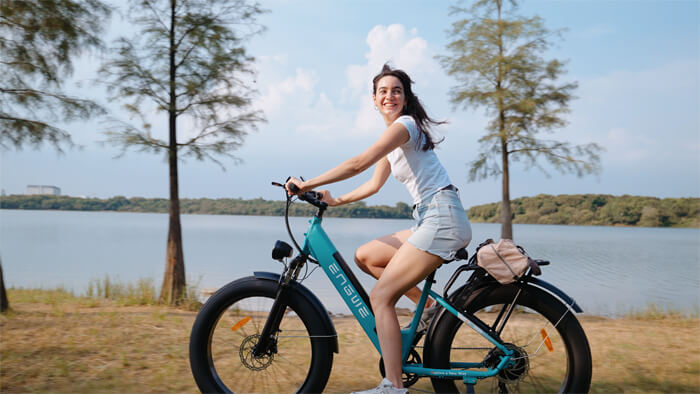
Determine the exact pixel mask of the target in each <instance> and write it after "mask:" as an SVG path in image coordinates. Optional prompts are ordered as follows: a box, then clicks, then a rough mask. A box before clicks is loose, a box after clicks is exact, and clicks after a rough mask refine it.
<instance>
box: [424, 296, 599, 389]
mask: <svg viewBox="0 0 700 394" xmlns="http://www.w3.org/2000/svg"><path fill="white" fill-rule="evenodd" d="M517 291H518V287H517V286H515V285H507V286H497V287H490V288H487V289H482V291H478V292H477V293H478V294H477V295H475V296H471V297H469V298H468V300H466V301H464V302H463V305H462V308H461V309H462V310H463V311H465V312H467V313H473V312H475V311H478V310H480V309H482V308H485V307H488V306H491V305H499V304H501V305H502V304H506V303H509V302H510V301H512V300H513V298H514V296H515V294H516V293H517ZM458 293H459V290H458V291H457V292H455V294H458ZM455 298H457V299H459V298H460V297H455ZM517 305H521V306H526V307H528V308H530V309H532V310H534V311H536V312H537V313H539V314H540V315H541V316H543V317H544V318H545V319H547V320H548V321H549V322H551V324H552V325H554V324H555V323H556V322H557V321H558V320H559V319H560V318H561V316H562V315H564V317H563V318H562V319H561V322H559V324H558V325H557V331H558V332H559V335H560V336H561V338H562V340H563V341H564V343H565V344H566V348H567V355H568V364H569V365H568V368H567V371H568V373H567V376H566V378H565V380H564V382H562V387H561V389H560V391H559V392H565V393H585V392H588V390H589V388H590V384H591V375H592V358H591V350H590V346H589V344H588V339H587V338H586V334H585V332H584V331H583V328H582V327H581V324H580V323H579V322H578V320H577V319H576V317H575V316H574V314H573V312H572V311H570V310H569V311H567V309H568V308H567V306H566V305H564V304H563V303H562V302H561V301H560V300H559V299H557V298H555V297H554V296H552V295H551V294H549V293H547V292H545V291H543V290H541V289H538V288H535V287H533V286H524V288H523V292H522V293H521V294H520V297H519V298H518V302H517ZM461 324H462V322H461V321H460V320H459V319H457V318H456V317H455V316H454V315H452V314H451V313H448V312H444V313H442V314H441V316H439V317H438V320H437V321H436V322H435V327H434V329H433V330H431V333H430V334H431V335H430V338H428V340H427V342H426V350H425V351H424V355H423V359H424V362H425V365H426V366H427V367H430V368H440V369H447V368H449V363H450V359H449V357H450V356H449V355H450V349H451V345H452V342H453V337H454V335H455V334H456V333H457V332H458V329H459V327H460V326H461ZM431 382H432V384H433V388H434V389H435V392H437V393H457V392H459V390H458V389H457V386H456V384H455V383H457V384H461V382H460V381H454V380H448V379H437V378H431ZM478 386H479V385H478V383H477V387H478Z"/></svg>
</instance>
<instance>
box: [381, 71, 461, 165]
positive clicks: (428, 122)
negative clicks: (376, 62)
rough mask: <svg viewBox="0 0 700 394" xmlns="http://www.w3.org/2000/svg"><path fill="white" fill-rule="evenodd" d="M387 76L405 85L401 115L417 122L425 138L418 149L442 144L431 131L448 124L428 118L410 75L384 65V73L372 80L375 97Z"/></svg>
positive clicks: (431, 147) (418, 143) (426, 149)
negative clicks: (378, 85) (380, 83)
mask: <svg viewBox="0 0 700 394" xmlns="http://www.w3.org/2000/svg"><path fill="white" fill-rule="evenodd" d="M387 75H391V76H394V77H396V78H398V79H399V81H401V85H403V91H404V96H405V97H406V105H405V106H404V107H403V109H402V110H401V115H410V116H411V117H412V118H413V120H415V121H416V125H417V126H418V130H419V131H420V132H421V134H422V136H423V138H422V140H423V141H424V142H423V146H422V147H421V146H420V143H421V141H418V142H417V144H416V148H418V147H420V149H422V150H423V151H428V150H432V149H434V148H435V145H437V144H439V143H440V142H442V139H440V140H439V141H435V140H433V137H432V136H431V135H430V129H431V127H432V126H434V125H441V124H444V123H447V122H445V121H438V120H435V119H433V118H431V117H430V116H428V114H427V113H426V112H425V109H424V108H423V105H422V104H421V102H420V100H418V96H416V95H415V94H413V90H412V89H411V84H412V83H413V81H412V80H411V77H409V76H408V74H406V72H405V71H403V70H399V69H392V68H391V66H389V64H384V66H383V67H382V71H380V72H379V74H377V75H375V76H374V78H373V79H372V94H373V95H375V94H376V93H377V83H378V82H379V80H380V79H382V78H384V77H386V76H387Z"/></svg>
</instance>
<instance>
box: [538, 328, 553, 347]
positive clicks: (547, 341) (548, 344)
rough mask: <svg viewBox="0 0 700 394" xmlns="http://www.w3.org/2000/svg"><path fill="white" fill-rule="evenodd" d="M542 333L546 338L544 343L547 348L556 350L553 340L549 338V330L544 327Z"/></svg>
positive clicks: (543, 337)
mask: <svg viewBox="0 0 700 394" xmlns="http://www.w3.org/2000/svg"><path fill="white" fill-rule="evenodd" d="M540 334H542V339H544V345H545V346H547V350H549V351H550V352H553V351H554V346H552V341H551V340H550V339H549V335H547V331H545V330H544V328H543V329H541V330H540Z"/></svg>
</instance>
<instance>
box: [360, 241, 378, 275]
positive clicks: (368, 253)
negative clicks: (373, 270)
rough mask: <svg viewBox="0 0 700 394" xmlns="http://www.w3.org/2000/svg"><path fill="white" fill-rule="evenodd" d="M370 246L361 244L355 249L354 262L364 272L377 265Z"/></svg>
mask: <svg viewBox="0 0 700 394" xmlns="http://www.w3.org/2000/svg"><path fill="white" fill-rule="evenodd" d="M371 249H372V248H370V247H368V246H367V245H362V246H360V247H359V248H357V250H356V251H355V264H357V266H358V267H360V269H361V270H362V271H364V272H370V267H373V266H375V265H377V261H376V258H375V256H374V254H373V253H372V250H371Z"/></svg>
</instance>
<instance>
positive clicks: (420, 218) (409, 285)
mask: <svg viewBox="0 0 700 394" xmlns="http://www.w3.org/2000/svg"><path fill="white" fill-rule="evenodd" d="M412 83H413V81H412V80H411V78H410V77H409V76H408V74H406V73H405V72H404V71H402V70H398V69H392V68H391V67H389V66H388V65H386V64H385V65H384V66H383V67H382V70H381V71H380V72H379V73H378V74H377V75H376V76H375V77H374V78H373V79H372V86H373V88H372V100H373V101H374V105H375V107H376V108H377V110H378V111H379V113H380V114H381V116H382V118H383V119H384V122H385V124H386V126H387V128H386V130H385V131H384V132H383V133H382V134H381V136H379V138H378V139H377V140H376V141H375V142H374V143H373V144H372V145H370V146H369V148H367V149H365V150H364V151H363V152H362V153H360V154H359V155H357V156H355V157H352V158H350V159H348V160H345V161H344V162H342V163H340V164H339V165H337V166H336V167H334V168H332V169H330V170H328V171H326V172H325V173H323V174H321V175H319V176H317V177H315V178H312V179H310V180H308V181H301V180H299V179H296V178H290V179H289V181H288V183H287V190H288V192H289V194H290V195H291V194H293V193H297V194H299V193H303V192H305V191H308V190H312V189H313V188H315V187H319V186H323V185H327V184H331V183H335V182H339V181H342V180H345V179H348V178H351V177H354V176H355V175H358V174H360V173H362V172H363V171H365V170H366V169H368V168H369V167H370V166H372V165H375V164H376V166H375V170H374V174H373V176H372V178H371V179H370V180H369V181H367V182H365V183H364V184H363V185H361V186H360V187H358V188H357V189H355V190H353V191H351V192H350V193H347V194H345V195H343V196H341V197H338V198H334V197H332V196H331V194H330V192H328V191H327V190H321V191H320V193H321V194H322V196H323V201H324V202H326V203H327V204H328V205H329V206H337V205H343V204H348V203H351V202H354V201H358V200H362V199H364V198H367V197H369V196H371V195H373V194H375V193H377V192H378V191H379V189H380V188H381V187H382V186H383V185H384V184H385V182H386V180H387V178H388V177H389V175H390V174H393V175H394V177H395V178H396V179H398V180H399V181H400V182H401V183H403V184H404V186H406V189H408V192H409V193H410V194H411V196H412V197H413V203H414V205H413V217H414V218H415V219H416V224H415V226H413V228H411V229H407V230H402V231H399V232H396V233H393V234H389V235H385V236H383V237H379V238H377V239H375V240H374V241H370V242H369V243H367V244H365V245H363V246H361V247H360V248H359V249H357V252H356V253H355V262H356V263H357V264H358V266H359V267H360V268H361V269H362V270H363V271H365V272H366V273H368V274H370V275H372V276H373V277H375V278H377V279H378V281H377V284H376V285H375V287H374V288H373V289H372V292H371V293H370V302H371V304H372V310H373V311H374V313H375V317H376V330H377V334H378V338H379V344H380V347H381V350H382V358H383V361H384V366H385V367H386V378H385V379H384V380H383V381H382V382H381V383H380V385H379V386H378V387H377V389H375V390H380V391H381V392H386V393H405V392H406V389H404V388H403V382H402V379H401V333H400V331H399V322H398V318H397V316H396V309H395V306H396V303H397V302H398V300H399V298H401V296H402V295H406V296H407V297H408V298H410V299H411V300H412V301H413V302H416V303H418V302H419V298H420V294H421V291H420V290H419V289H418V288H417V287H416V284H417V283H419V282H420V281H422V280H423V279H425V278H426V277H427V276H428V275H429V274H430V273H431V272H433V271H435V269H436V268H437V267H439V266H440V265H441V264H442V263H443V262H444V260H451V259H452V258H453V257H454V255H455V252H456V251H457V250H458V249H460V248H462V247H465V246H466V245H467V244H468V243H469V241H470V240H471V227H470V225H469V221H468V220H467V216H466V214H465V212H464V208H462V203H461V201H460V197H459V194H458V192H457V188H456V187H455V186H453V185H452V182H451V181H450V178H449V176H448V175H447V171H446V170H445V168H444V167H443V166H442V164H440V161H439V160H438V158H437V155H436V154H435V152H434V150H433V149H434V148H435V144H436V142H435V141H434V140H433V138H432V136H431V135H430V132H429V131H430V127H431V126H433V125H438V124H441V123H443V122H438V121H436V120H433V119H431V118H430V117H429V116H428V115H427V113H426V112H425V110H424V109H423V106H422V104H421V102H420V101H419V100H418V97H417V96H416V95H415V94H414V93H413V90H412V88H411V84H412ZM432 303H433V302H432V301H430V304H432ZM422 305H423V304H421V306H422ZM435 311H437V309H436V308H430V307H429V308H428V309H426V310H425V312H423V315H422V316H421V320H424V321H425V322H426V323H427V322H428V321H429V320H430V319H431V318H432V317H433V315H434V313H435ZM425 326H426V327H427V324H426V325H425ZM424 329H425V328H423V330H424ZM375 390H369V391H363V393H374V392H376V391H375Z"/></svg>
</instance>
